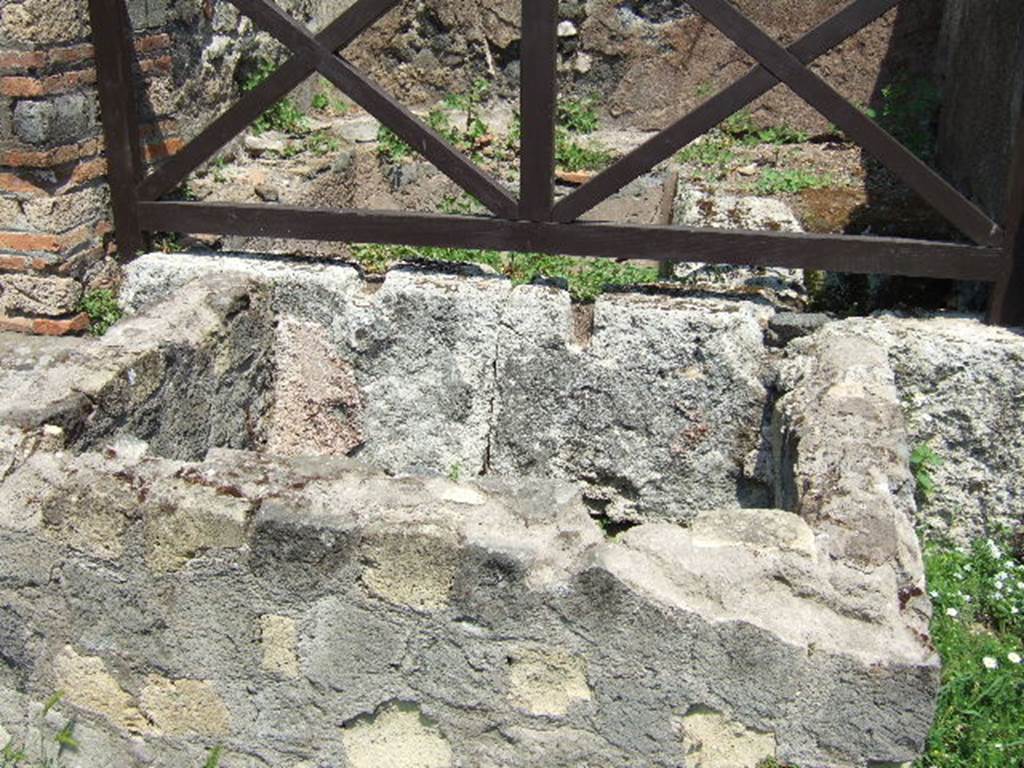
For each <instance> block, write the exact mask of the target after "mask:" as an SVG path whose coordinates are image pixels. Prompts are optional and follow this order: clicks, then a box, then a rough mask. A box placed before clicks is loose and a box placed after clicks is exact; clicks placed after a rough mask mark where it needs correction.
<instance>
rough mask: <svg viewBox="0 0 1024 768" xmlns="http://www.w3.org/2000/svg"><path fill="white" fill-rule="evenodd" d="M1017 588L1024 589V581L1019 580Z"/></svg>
mask: <svg viewBox="0 0 1024 768" xmlns="http://www.w3.org/2000/svg"><path fill="white" fill-rule="evenodd" d="M1017 589H1024V581H1018V582H1017Z"/></svg>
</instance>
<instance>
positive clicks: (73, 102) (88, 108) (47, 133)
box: [14, 93, 98, 144]
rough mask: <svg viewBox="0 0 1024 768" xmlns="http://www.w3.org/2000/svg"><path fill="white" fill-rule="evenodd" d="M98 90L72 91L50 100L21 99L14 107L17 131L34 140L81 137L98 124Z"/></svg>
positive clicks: (51, 141)
mask: <svg viewBox="0 0 1024 768" xmlns="http://www.w3.org/2000/svg"><path fill="white" fill-rule="evenodd" d="M97 110H98V103H97V100H96V96H95V94H85V93H68V94H62V95H60V96H55V97H53V98H50V99H48V100H46V101H34V100H33V101H28V100H23V101H19V102H18V103H17V105H16V106H15V107H14V132H15V133H16V134H17V136H18V138H20V139H21V140H22V141H25V142H28V143H30V144H50V143H63V142H71V141H79V140H81V139H83V138H85V137H87V136H89V135H91V134H92V133H93V131H94V130H95V128H96V126H97V124H98V123H97Z"/></svg>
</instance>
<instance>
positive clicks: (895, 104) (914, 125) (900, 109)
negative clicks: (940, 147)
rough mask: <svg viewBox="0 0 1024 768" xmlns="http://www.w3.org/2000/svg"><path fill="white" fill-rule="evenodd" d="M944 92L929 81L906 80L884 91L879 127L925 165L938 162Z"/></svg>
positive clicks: (887, 87) (892, 83) (890, 84)
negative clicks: (936, 155) (939, 126)
mask: <svg viewBox="0 0 1024 768" xmlns="http://www.w3.org/2000/svg"><path fill="white" fill-rule="evenodd" d="M941 107H942V92H941V91H940V90H939V88H938V86H936V85H935V83H933V82H932V81H931V80H928V79H926V78H922V77H917V78H908V77H904V78H901V79H898V80H895V81H893V82H891V83H889V85H887V86H885V87H884V88H883V89H882V105H881V110H880V111H879V112H878V114H877V119H878V122H879V124H880V125H881V126H882V127H883V128H885V129H886V130H887V131H888V132H889V133H891V134H892V135H893V137H895V138H896V139H897V140H899V141H900V142H901V143H902V144H904V145H905V146H906V147H907V149H909V150H910V151H911V152H913V153H914V154H915V155H917V156H918V157H919V158H921V159H922V160H924V161H925V162H932V161H933V160H934V159H935V147H936V142H937V140H938V118H939V110H940V109H941Z"/></svg>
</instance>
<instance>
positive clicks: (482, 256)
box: [350, 245, 658, 301]
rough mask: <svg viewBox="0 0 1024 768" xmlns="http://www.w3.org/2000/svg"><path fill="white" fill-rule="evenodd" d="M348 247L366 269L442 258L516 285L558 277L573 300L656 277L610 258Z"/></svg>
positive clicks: (654, 272) (650, 271)
mask: <svg viewBox="0 0 1024 768" xmlns="http://www.w3.org/2000/svg"><path fill="white" fill-rule="evenodd" d="M350 251H351V253H352V256H353V257H354V258H355V259H356V261H358V262H359V263H360V264H361V265H362V266H363V267H364V268H365V269H366V270H367V271H370V272H378V273H379V272H385V271H386V270H387V269H388V267H390V266H391V265H392V264H394V263H396V262H399V261H446V262H452V263H469V264H482V265H485V266H488V267H490V268H491V269H493V270H495V271H496V272H499V273H501V274H503V275H506V276H508V277H509V278H511V279H512V281H513V282H514V283H515V284H517V285H520V284H523V283H531V282H533V281H534V280H536V279H538V278H548V279H561V280H564V281H565V282H566V284H567V285H568V287H569V292H570V293H571V294H572V297H573V298H574V299H575V300H577V301H593V300H594V299H595V298H596V297H597V296H599V295H600V294H601V293H603V292H604V291H605V290H607V289H608V288H609V287H614V286H629V285H642V284H645V283H654V282H657V280H658V270H657V269H655V268H651V267H639V266H636V265H633V264H628V263H619V262H617V261H614V260H612V259H583V258H575V257H572V256H546V255H543V254H535V253H507V252H501V251H483V250H469V249H465V248H411V247H408V246H395V245H353V246H351V248H350Z"/></svg>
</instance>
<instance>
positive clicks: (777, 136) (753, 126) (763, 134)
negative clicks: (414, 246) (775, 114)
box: [719, 109, 810, 146]
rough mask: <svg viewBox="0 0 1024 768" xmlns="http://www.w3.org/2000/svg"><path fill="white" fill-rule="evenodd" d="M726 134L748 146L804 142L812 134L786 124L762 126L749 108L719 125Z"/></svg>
mask: <svg viewBox="0 0 1024 768" xmlns="http://www.w3.org/2000/svg"><path fill="white" fill-rule="evenodd" d="M719 130H721V132H722V133H724V134H725V135H726V136H730V137H732V138H733V139H736V140H737V141H741V142H742V143H744V144H746V145H748V146H754V145H757V144H803V143H804V142H806V141H808V140H809V139H810V136H809V135H808V134H806V133H804V132H803V131H798V130H796V129H795V128H791V127H790V126H788V125H786V124H784V123H783V124H780V125H768V126H760V125H758V124H757V122H756V121H755V120H754V117H753V115H751V114H750V112H749V111H748V110H745V109H744V110H740V111H739V112H737V113H736V114H734V115H732V116H731V117H729V118H728V119H727V120H726V121H725V122H723V123H722V125H721V126H719Z"/></svg>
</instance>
